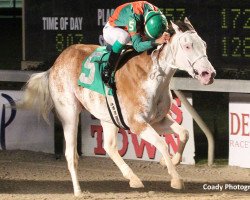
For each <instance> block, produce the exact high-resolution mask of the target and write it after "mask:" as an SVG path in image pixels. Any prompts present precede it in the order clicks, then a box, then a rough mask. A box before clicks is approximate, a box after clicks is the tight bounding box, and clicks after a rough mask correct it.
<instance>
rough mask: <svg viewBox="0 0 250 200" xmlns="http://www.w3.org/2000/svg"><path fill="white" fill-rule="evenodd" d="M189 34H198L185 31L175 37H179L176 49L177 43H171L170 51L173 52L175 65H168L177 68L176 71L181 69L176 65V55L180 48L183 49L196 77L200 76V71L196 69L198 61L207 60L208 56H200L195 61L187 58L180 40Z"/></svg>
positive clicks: (192, 31)
mask: <svg viewBox="0 0 250 200" xmlns="http://www.w3.org/2000/svg"><path fill="white" fill-rule="evenodd" d="M187 34H197V33H196V31H194V30H189V31H185V32H183V33H181V34H180V35H178V36H175V37H178V38H177V39H176V42H177V44H176V48H174V45H175V43H170V51H171V54H172V57H173V63H167V65H168V66H170V67H172V68H176V69H178V68H180V67H178V66H176V64H175V63H176V60H175V57H176V54H177V51H178V47H180V48H181V49H182V51H183V54H184V55H185V57H186V59H187V61H188V63H189V65H190V67H191V68H192V70H193V74H194V77H195V76H198V75H199V73H198V71H197V70H196V69H195V68H194V65H195V63H196V62H197V61H199V60H200V59H202V58H207V55H206V54H202V55H198V56H197V58H195V59H194V60H193V61H192V60H190V59H189V57H188V56H187V54H186V52H185V51H184V49H183V47H182V46H181V43H180V39H181V38H182V37H184V36H185V35H187ZM172 37H173V36H172Z"/></svg>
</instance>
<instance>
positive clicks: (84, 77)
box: [79, 58, 95, 85]
mask: <svg viewBox="0 0 250 200" xmlns="http://www.w3.org/2000/svg"><path fill="white" fill-rule="evenodd" d="M84 66H85V68H86V69H89V74H88V76H87V75H86V74H85V73H84V72H82V73H81V75H80V78H79V79H80V81H81V82H82V83H85V84H89V85H90V84H92V83H93V81H94V78H95V64H94V63H91V62H90V59H89V58H88V60H87V61H86V63H85V65H84Z"/></svg>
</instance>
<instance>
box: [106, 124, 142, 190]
mask: <svg viewBox="0 0 250 200" xmlns="http://www.w3.org/2000/svg"><path fill="white" fill-rule="evenodd" d="M101 124H102V127H103V136H104V149H105V151H106V152H107V153H108V155H109V156H110V158H111V159H112V160H113V161H114V162H115V164H116V165H117V167H118V168H119V169H120V170H121V172H122V174H123V176H124V177H125V178H126V179H128V180H129V185H130V187H132V188H141V187H144V185H143V183H142V182H141V180H140V179H139V178H138V177H137V176H136V175H135V174H134V172H133V171H132V169H131V168H130V167H129V166H128V165H127V164H126V163H125V162H124V160H123V159H122V157H121V156H120V154H119V152H118V148H117V133H118V128H117V127H116V126H115V125H114V124H111V123H108V122H103V121H102V122H101Z"/></svg>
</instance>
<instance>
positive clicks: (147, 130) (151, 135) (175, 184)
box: [140, 124, 184, 189]
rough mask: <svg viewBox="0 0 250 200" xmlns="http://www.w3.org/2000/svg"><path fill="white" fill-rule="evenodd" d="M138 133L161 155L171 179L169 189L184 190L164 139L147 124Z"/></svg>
mask: <svg viewBox="0 0 250 200" xmlns="http://www.w3.org/2000/svg"><path fill="white" fill-rule="evenodd" d="M144 126H145V124H144ZM140 132H141V134H140V136H141V138H142V139H144V140H146V141H147V142H149V143H151V144H152V145H154V146H155V147H156V148H157V149H158V150H159V151H160V153H161V154H162V156H163V158H164V160H165V163H166V165H167V168H168V173H169V174H170V176H171V177H172V179H171V187H172V188H175V189H182V188H184V183H183V180H182V178H181V177H180V175H179V174H178V172H177V171H176V169H175V166H174V165H173V163H172V161H171V158H170V155H169V151H168V145H167V144H166V142H165V141H164V139H163V138H162V137H161V136H160V135H159V134H158V133H157V132H156V131H155V129H154V128H153V127H151V126H150V125H149V124H147V125H146V127H144V128H143V129H142V131H140Z"/></svg>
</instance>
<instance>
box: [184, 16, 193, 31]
mask: <svg viewBox="0 0 250 200" xmlns="http://www.w3.org/2000/svg"><path fill="white" fill-rule="evenodd" d="M184 22H185V23H186V24H188V25H189V26H190V28H191V29H194V27H193V25H192V24H191V22H190V21H189V19H188V18H187V17H185V19H184Z"/></svg>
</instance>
